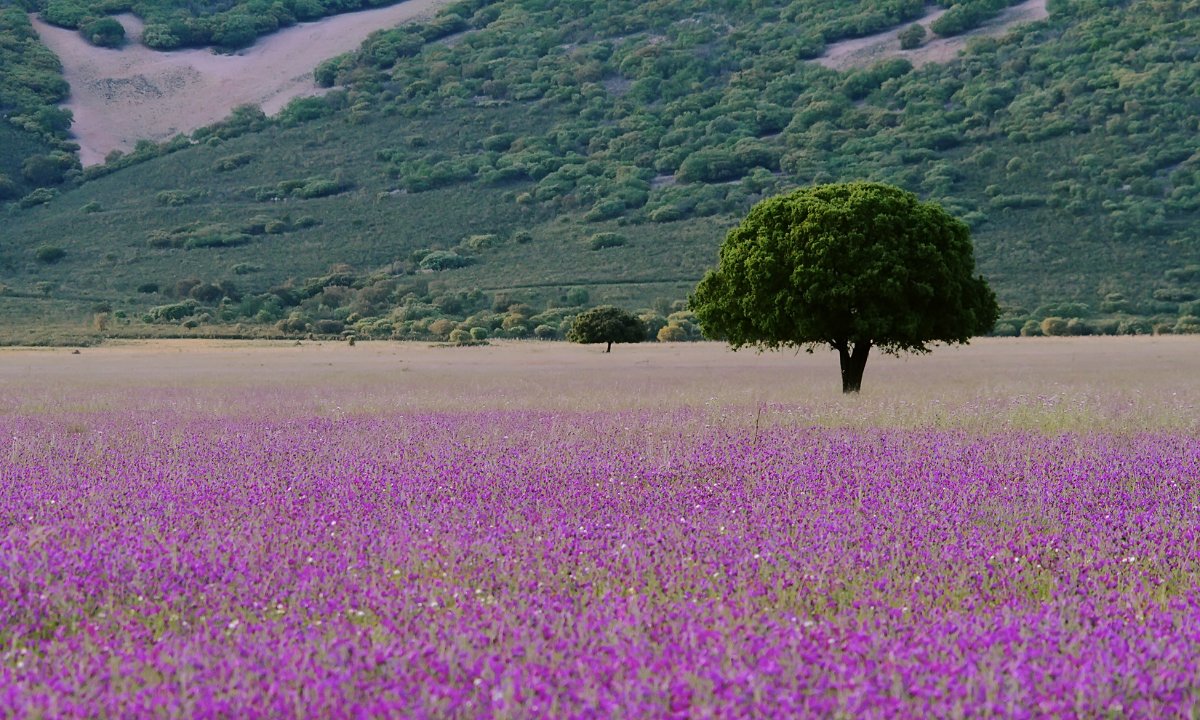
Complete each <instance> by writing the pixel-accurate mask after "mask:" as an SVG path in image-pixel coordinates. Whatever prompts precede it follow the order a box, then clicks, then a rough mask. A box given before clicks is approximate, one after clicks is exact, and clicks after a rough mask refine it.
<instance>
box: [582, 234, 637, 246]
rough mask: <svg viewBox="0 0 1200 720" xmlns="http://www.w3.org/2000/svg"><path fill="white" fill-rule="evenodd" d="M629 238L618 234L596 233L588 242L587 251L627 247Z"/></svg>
mask: <svg viewBox="0 0 1200 720" xmlns="http://www.w3.org/2000/svg"><path fill="white" fill-rule="evenodd" d="M628 243H629V238H627V237H625V236H624V235H622V234H620V233H615V232H602V233H596V234H595V235H593V236H592V237H591V239H590V240H588V249H589V250H605V249H607V248H615V247H621V246H622V245H627V244H628Z"/></svg>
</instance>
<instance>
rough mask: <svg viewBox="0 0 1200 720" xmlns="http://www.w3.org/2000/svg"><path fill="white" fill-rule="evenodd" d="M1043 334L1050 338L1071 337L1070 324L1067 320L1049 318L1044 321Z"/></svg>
mask: <svg viewBox="0 0 1200 720" xmlns="http://www.w3.org/2000/svg"><path fill="white" fill-rule="evenodd" d="M1042 334H1043V335H1050V336H1058V335H1070V334H1071V333H1070V331H1069V330H1068V322H1067V320H1066V319H1065V318H1060V317H1048V318H1046V319H1045V320H1042Z"/></svg>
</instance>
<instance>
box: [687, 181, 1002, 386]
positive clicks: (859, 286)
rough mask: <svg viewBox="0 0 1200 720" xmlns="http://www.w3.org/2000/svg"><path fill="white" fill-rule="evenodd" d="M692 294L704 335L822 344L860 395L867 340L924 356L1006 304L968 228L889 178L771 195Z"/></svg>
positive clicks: (985, 328) (980, 326) (980, 329)
mask: <svg viewBox="0 0 1200 720" xmlns="http://www.w3.org/2000/svg"><path fill="white" fill-rule="evenodd" d="M720 257H721V260H720V263H719V264H718V266H717V267H716V268H715V269H713V270H710V271H709V272H708V273H707V274H705V276H704V279H702V280H701V281H700V284H699V285H697V286H696V292H695V293H694V294H693V295H692V296H691V297H690V298H689V301H688V305H689V306H690V307H691V309H692V310H693V311H694V312H695V313H696V317H697V318H698V319H699V321H700V327H701V328H702V329H703V330H704V334H705V336H707V337H710V338H714V339H720V340H726V341H728V342H729V344H730V345H731V346H733V347H734V349H737V348H739V347H743V346H746V345H750V346H754V347H758V348H761V349H777V348H783V347H794V348H798V347H802V348H805V349H806V350H808V351H809V352H812V350H813V349H814V348H817V347H820V346H823V345H827V346H829V347H831V348H833V349H834V350H837V351H838V355H839V356H840V360H841V370H842V391H843V392H847V393H856V392H858V391H859V389H860V388H861V386H862V376H863V368H864V367H866V364H867V357H868V356H869V355H870V352H871V350H872V348H878V349H879V350H880V351H881V352H884V353H888V354H891V355H898V354H900V353H902V352H912V353H926V352H929V344H930V343H935V342H941V343H946V344H950V345H953V344H955V343H966V342H969V341H970V339H971V338H972V337H975V336H976V335H985V334H987V333H989V332H991V331H992V329H993V328H994V327H995V326H996V320H997V318H998V317H999V315H1000V308H999V307H998V306H997V305H996V296H995V294H994V293H993V292H992V290H991V288H990V287H988V284H987V281H985V280H984V279H983V278H981V277H978V276H976V274H975V253H974V248H972V246H971V230H970V229H969V228H968V227H967V226H966V224H964V223H963V222H962V221H961V220H958V219H957V218H954V217H951V216H950V215H948V214H946V211H945V210H943V209H942V208H941V207H939V206H938V205H937V204H936V203H923V202H921V201H920V200H919V199H918V198H917V197H916V196H915V195H913V194H912V193H910V192H908V191H906V190H902V189H900V188H898V187H895V186H893V185H885V184H882V183H866V182H852V183H831V184H827V185H815V186H812V187H807V188H800V189H798V190H794V191H792V192H790V193H786V194H784V195H780V196H778V197H773V198H768V199H766V200H763V201H762V202H760V203H758V204H757V205H755V206H754V207H753V208H751V209H750V214H749V215H747V216H746V218H745V219H744V220H742V222H741V223H740V224H739V225H738V226H737V227H736V228H734V229H733V230H731V231H730V232H729V235H727V236H726V237H725V241H724V242H723V243H721V253H720Z"/></svg>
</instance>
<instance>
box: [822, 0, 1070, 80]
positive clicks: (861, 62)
mask: <svg viewBox="0 0 1200 720" xmlns="http://www.w3.org/2000/svg"><path fill="white" fill-rule="evenodd" d="M927 9H928V11H929V12H928V13H927V14H926V15H925V16H924V17H922V18H921V19H920V20H916V21H914V22H919V23H921V24H922V25H925V26H926V27H928V26H929V23H931V22H933V21H934V20H937V19H938V18H939V17H941V16H942V15H943V14H945V12H946V10H945V9H944V8H941V7H939V6H937V5H930V6H928V8H927ZM1048 17H1050V13H1049V12H1047V10H1046V0H1027V1H1026V2H1023V3H1021V4H1020V5H1014V6H1012V7H1010V8H1007V9H1006V10H1004V11H1003V12H1002V13H1000V14H999V15H997V16H996V17H995V18H992V19H991V20H990V21H988V22H987V23H984V24H983V25H982V26H981V27H978V28H976V29H975V30H972V31H971V32H968V33H964V34H962V35H956V36H954V37H949V38H939V37H936V36H933V39H932V40H928V41H926V42H925V43H923V44H922V45H921V46H920V47H917V48H914V49H912V50H902V49H901V48H900V40H899V39H897V37H896V36H897V34H898V33H899V32H900V31H901V30H903V29H904V28H906V27H908V26H909V25H911V24H912V23H906V24H904V25H901V26H899V27H896V28H892V29H891V30H886V31H884V32H881V33H877V34H875V35H868V36H867V37H861V38H854V39H852V40H843V41H841V42H837V43H833V44H832V45H830V46H829V47H828V48H826V49H825V54H824V55H822V56H821V57H819V58H817V59H816V61H815V62H817V63H820V64H821V65H824V66H825V67H827V68H831V69H833V70H847V69H850V68H856V67H867V66H869V65H872V64H874V63H877V62H879V61H880V60H886V59H888V58H893V57H902V58H907V59H908V60H909V61H910V62H912V64H913V67H920V66H922V65H925V64H927V63H931V62H936V63H944V62H949V61H950V60H953V59H954V58H955V57H956V56H957V55H958V54H959V53H960V52H962V50H963V48H965V47H966V46H967V43H968V42H969V41H970V40H971V39H972V38H977V37H995V36H998V35H1003V34H1004V33H1006V32H1008V30H1009V29H1010V28H1012V27H1013V26H1014V25H1018V24H1021V23H1028V22H1034V21H1035V20H1044V19H1046V18H1048Z"/></svg>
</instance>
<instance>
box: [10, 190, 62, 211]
mask: <svg viewBox="0 0 1200 720" xmlns="http://www.w3.org/2000/svg"><path fill="white" fill-rule="evenodd" d="M56 197H58V190H57V189H55V188H44V187H42V188H38V189H37V190H34V191H33V192H31V193H29V194H28V195H26V196H25V197H23V198H21V199H20V201H19V202H18V203H17V204H18V205H20V206H21V207H23V208H31V207H34V206H35V205H45V204H46V203H48V202H50V201H51V200H53V199H54V198H56Z"/></svg>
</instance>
